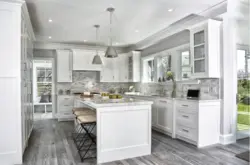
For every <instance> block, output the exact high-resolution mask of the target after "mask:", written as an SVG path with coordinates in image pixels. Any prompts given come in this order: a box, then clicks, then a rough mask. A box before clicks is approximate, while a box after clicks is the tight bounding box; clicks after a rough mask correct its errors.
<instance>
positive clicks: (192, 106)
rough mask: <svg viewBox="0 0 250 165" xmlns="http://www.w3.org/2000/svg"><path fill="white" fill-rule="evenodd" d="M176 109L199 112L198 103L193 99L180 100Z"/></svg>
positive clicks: (185, 111)
mask: <svg viewBox="0 0 250 165" xmlns="http://www.w3.org/2000/svg"><path fill="white" fill-rule="evenodd" d="M176 109H177V110H178V111H180V112H184V113H197V112H198V103H196V102H192V101H178V102H177V104H176Z"/></svg>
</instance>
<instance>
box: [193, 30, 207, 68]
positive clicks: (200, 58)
mask: <svg viewBox="0 0 250 165" xmlns="http://www.w3.org/2000/svg"><path fill="white" fill-rule="evenodd" d="M193 51H194V52H193V53H194V55H193V58H194V59H193V60H194V73H202V72H205V58H206V56H205V53H206V52H205V31H204V30H202V31H199V32H197V33H194V45H193Z"/></svg>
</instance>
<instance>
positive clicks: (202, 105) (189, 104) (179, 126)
mask: <svg viewBox="0 0 250 165" xmlns="http://www.w3.org/2000/svg"><path fill="white" fill-rule="evenodd" d="M175 114H176V117H175V128H176V130H175V132H176V137H177V138H178V139H182V140H184V141H186V142H189V143H192V144H194V145H197V147H205V146H209V145H214V144H217V143H219V136H220V100H208V101H206V100H200V101H195V100H178V99H177V100H176V108H175Z"/></svg>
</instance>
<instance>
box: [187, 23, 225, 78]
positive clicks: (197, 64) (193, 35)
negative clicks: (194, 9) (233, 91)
mask: <svg viewBox="0 0 250 165" xmlns="http://www.w3.org/2000/svg"><path fill="white" fill-rule="evenodd" d="M220 28H221V21H216V20H212V19H209V20H208V21H206V22H205V23H203V24H199V25H196V26H194V27H192V28H191V29H190V50H191V61H192V66H193V69H192V77H193V78H219V77H220V51H221V50H220V47H221V44H220V37H221V34H220Z"/></svg>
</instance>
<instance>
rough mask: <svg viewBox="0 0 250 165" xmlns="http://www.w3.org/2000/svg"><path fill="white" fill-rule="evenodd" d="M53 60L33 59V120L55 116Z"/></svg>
mask: <svg viewBox="0 0 250 165" xmlns="http://www.w3.org/2000/svg"><path fill="white" fill-rule="evenodd" d="M54 75H55V74H54V60H53V59H34V60H33V106H34V108H33V109H34V111H33V112H34V120H45V119H52V118H54V116H55V108H54V107H55V105H54V103H55V95H54V93H55V92H54V91H55V87H54V86H55V83H54Z"/></svg>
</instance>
